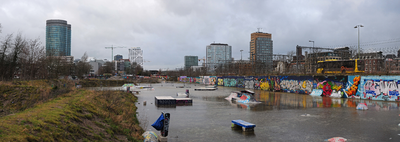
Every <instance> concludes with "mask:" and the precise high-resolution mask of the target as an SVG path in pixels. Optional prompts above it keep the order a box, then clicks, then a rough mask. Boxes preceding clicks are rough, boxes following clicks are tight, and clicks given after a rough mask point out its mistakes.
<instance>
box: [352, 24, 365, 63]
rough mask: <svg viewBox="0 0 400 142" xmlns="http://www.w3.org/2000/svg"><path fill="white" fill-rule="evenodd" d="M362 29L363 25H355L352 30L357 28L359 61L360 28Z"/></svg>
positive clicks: (358, 57)
mask: <svg viewBox="0 0 400 142" xmlns="http://www.w3.org/2000/svg"><path fill="white" fill-rule="evenodd" d="M361 27H364V26H363V25H356V26H355V27H354V28H358V48H357V59H360V28H361Z"/></svg>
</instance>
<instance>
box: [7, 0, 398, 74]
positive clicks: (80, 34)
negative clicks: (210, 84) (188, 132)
mask: <svg viewBox="0 0 400 142" xmlns="http://www.w3.org/2000/svg"><path fill="white" fill-rule="evenodd" d="M399 7H400V1H397V0H390V1H389V0H287V1H285V0H251V1H245V0H196V1H192V0H140V1H139V0H65V1H64V0H0V23H1V25H2V33H0V38H1V39H3V37H4V36H5V35H7V34H11V33H18V32H22V34H23V35H24V36H25V37H26V38H29V39H34V38H38V37H39V38H40V39H41V41H42V43H43V46H45V37H46V35H45V34H46V20H49V19H63V20H66V21H67V22H68V23H69V24H71V25H72V39H71V43H72V45H71V50H72V51H71V54H72V56H74V57H75V58H81V56H82V55H83V54H84V52H87V54H88V55H89V56H90V57H95V58H97V59H108V60H109V59H110V58H111V50H110V49H105V48H104V47H110V46H121V47H128V48H130V47H141V48H142V50H143V54H144V60H146V61H147V62H145V63H144V68H145V69H157V70H158V69H163V70H166V69H169V70H171V69H176V68H181V67H183V66H184V56H186V55H193V56H198V57H199V58H203V57H205V56H206V46H207V45H209V44H211V43H213V42H217V43H226V44H229V45H231V46H232V55H233V58H235V59H240V50H244V51H243V59H248V57H249V48H250V43H249V42H250V34H251V33H253V32H256V31H257V28H262V32H267V33H271V34H272V40H273V51H274V54H287V52H289V51H295V47H296V45H302V46H312V43H311V42H309V40H313V41H315V46H318V47H340V46H355V45H357V29H355V28H354V26H356V25H359V24H362V25H363V26H364V27H363V28H361V29H360V38H361V43H365V44H368V45H362V46H361V48H378V47H379V48H380V47H400V45H399V44H398V42H399V41H400V39H399V38H400V36H399V33H400V27H399V26H400V24H399V23H400V8H399ZM387 40H390V43H391V44H376V43H380V42H383V41H387ZM385 43H387V42H385ZM128 48H117V49H115V50H114V55H116V54H121V55H123V58H125V59H126V58H128ZM200 63H201V62H199V64H200Z"/></svg>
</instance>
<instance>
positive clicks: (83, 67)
mask: <svg viewBox="0 0 400 142" xmlns="http://www.w3.org/2000/svg"><path fill="white" fill-rule="evenodd" d="M87 60H88V55H87V54H86V52H85V53H84V54H83V56H82V57H81V61H79V62H78V63H77V65H76V67H75V73H76V76H78V77H79V78H84V77H86V75H87V74H88V73H89V72H90V69H91V68H92V67H91V65H90V64H89V63H88V62H87Z"/></svg>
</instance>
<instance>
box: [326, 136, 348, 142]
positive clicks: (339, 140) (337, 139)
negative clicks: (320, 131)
mask: <svg viewBox="0 0 400 142" xmlns="http://www.w3.org/2000/svg"><path fill="white" fill-rule="evenodd" d="M325 141H327V142H345V141H347V139H345V138H343V137H333V138H330V139H326V140H325Z"/></svg>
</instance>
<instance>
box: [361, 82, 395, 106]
mask: <svg viewBox="0 0 400 142" xmlns="http://www.w3.org/2000/svg"><path fill="white" fill-rule="evenodd" d="M398 84H400V76H361V80H360V86H362V87H359V88H360V89H359V91H358V92H357V96H358V97H360V98H361V99H371V100H381V101H398V100H399V88H398Z"/></svg>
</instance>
